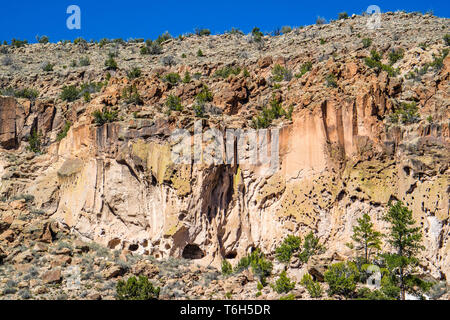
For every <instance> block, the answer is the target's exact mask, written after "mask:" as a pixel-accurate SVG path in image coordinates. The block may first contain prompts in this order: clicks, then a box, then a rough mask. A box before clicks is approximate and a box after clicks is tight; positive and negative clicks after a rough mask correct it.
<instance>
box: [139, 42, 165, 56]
mask: <svg viewBox="0 0 450 320" xmlns="http://www.w3.org/2000/svg"><path fill="white" fill-rule="evenodd" d="M161 52H162V47H161V45H160V44H159V43H157V42H153V41H152V40H147V41H146V42H145V46H143V47H142V48H141V54H143V55H145V54H151V55H157V54H160V53H161Z"/></svg>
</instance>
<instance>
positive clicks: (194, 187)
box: [0, 13, 450, 296]
mask: <svg viewBox="0 0 450 320" xmlns="http://www.w3.org/2000/svg"><path fill="white" fill-rule="evenodd" d="M366 20H367V18H366V17H362V16H354V17H352V18H349V19H347V20H339V21H334V22H332V23H330V24H327V25H322V26H308V27H305V28H296V29H294V30H293V31H292V32H290V33H288V34H286V35H282V36H276V37H269V36H265V37H264V38H263V42H262V43H255V42H253V41H252V40H251V37H249V36H241V35H232V34H225V35H213V36H208V37H197V36H191V37H186V38H183V39H171V40H169V41H167V42H165V43H164V44H163V45H162V48H163V52H162V54H161V55H141V54H140V53H139V52H140V48H141V47H142V46H143V45H144V44H143V43H123V44H121V43H110V44H106V45H105V46H103V47H101V48H100V47H99V46H98V45H97V44H89V43H88V44H79V45H75V44H70V43H69V44H63V43H57V44H33V45H27V46H25V47H23V48H12V47H8V48H7V51H8V52H7V53H6V54H7V55H8V56H9V57H11V58H12V60H13V64H12V65H9V64H8V65H0V88H2V87H3V88H7V87H13V88H34V89H37V90H38V91H39V93H40V95H39V97H38V98H37V99H36V100H27V99H15V98H12V97H0V146H1V147H2V148H3V149H4V150H3V151H2V152H1V159H0V175H1V176H2V181H1V186H0V192H1V193H2V196H3V197H4V199H5V201H7V200H8V199H12V198H13V197H15V196H20V195H32V196H33V200H32V201H33V202H32V203H33V206H34V208H35V210H42V211H43V212H45V215H46V217H48V219H51V220H43V221H42V225H40V226H39V232H40V233H42V237H43V238H44V239H47V240H46V241H52V238H54V235H55V230H56V229H57V224H56V223H58V224H59V225H61V226H64V228H66V229H67V230H69V231H70V233H71V234H72V235H74V236H76V237H78V238H80V239H81V240H83V241H88V242H89V241H94V242H98V243H101V244H103V245H105V246H106V247H108V248H109V249H113V250H118V251H119V252H124V254H125V255H126V254H145V255H152V256H154V257H156V258H157V259H167V258H168V257H176V258H184V259H191V260H195V261H196V262H198V263H199V264H201V265H203V266H208V265H212V266H215V267H218V266H219V265H220V263H221V261H222V259H224V258H227V259H230V261H231V262H234V261H237V259H239V258H240V257H242V256H243V255H245V254H247V253H248V252H249V250H251V249H252V248H256V247H259V248H261V249H262V250H263V251H264V252H267V253H269V254H270V253H273V252H274V250H275V248H276V246H277V245H278V244H279V243H280V242H281V241H282V240H283V238H284V237H285V236H286V235H288V234H296V235H299V236H304V235H306V234H307V233H308V232H309V231H311V230H312V231H314V232H315V233H316V234H317V235H318V236H319V237H320V238H321V241H322V242H323V243H325V245H326V247H327V250H328V251H327V253H326V254H327V256H329V257H331V256H341V257H346V258H350V257H351V255H352V252H351V250H350V249H349V248H347V247H346V246H345V243H347V242H349V241H350V236H351V233H352V226H353V225H354V223H355V221H356V219H357V218H359V217H360V216H361V214H362V213H368V214H369V215H370V216H371V217H372V219H373V220H374V221H375V225H376V227H377V228H378V229H379V230H380V231H382V232H383V231H385V230H386V227H387V225H386V224H385V222H383V220H382V219H381V217H382V215H383V213H384V212H385V211H386V207H387V204H388V202H389V201H391V200H402V201H403V202H404V203H405V204H406V205H408V206H409V207H410V208H411V209H412V211H413V214H414V218H415V219H416V220H417V221H418V223H419V224H420V225H421V226H422V227H423V233H424V245H425V246H426V248H427V250H425V251H424V252H423V258H424V259H425V263H424V264H423V265H422V266H421V268H422V271H423V272H424V273H428V274H429V275H431V276H432V277H434V278H436V279H441V280H445V279H449V277H450V251H449V248H450V247H449V245H448V242H449V191H450V187H449V168H448V164H449V162H450V161H449V160H450V152H449V150H450V145H449V143H450V122H449V118H450V108H449V104H450V99H449V77H450V57H449V56H447V57H446V58H445V59H443V61H442V66H441V67H440V68H431V67H430V68H429V70H428V71H427V72H423V73H422V74H420V75H419V74H418V73H417V72H416V71H415V70H416V69H420V68H422V67H423V66H424V65H425V64H426V63H431V62H432V61H433V59H436V57H439V56H441V55H442V53H443V52H444V50H445V49H446V48H448V46H446V43H445V42H444V41H443V40H442V38H443V36H444V35H445V34H448V33H450V32H449V20H448V19H443V18H437V17H433V16H431V15H421V14H416V13H411V14H407V13H386V14H383V17H382V28H381V29H378V30H369V29H367V27H366ZM363 38H370V39H372V41H373V43H372V45H371V46H370V47H365V46H364V45H363V43H362V39H363ZM198 49H201V50H202V51H203V53H204V56H203V57H198V56H197V55H196V52H197V50H198ZM372 49H375V50H377V51H378V52H380V53H382V54H383V58H382V60H381V62H382V63H383V64H386V65H387V64H388V62H389V59H388V56H389V53H390V52H392V50H399V49H403V51H404V54H403V58H401V59H400V60H398V61H397V62H395V63H394V64H393V65H392V67H393V68H395V69H398V73H397V74H396V75H392V74H391V75H389V74H388V72H386V71H384V70H380V71H377V70H376V69H371V68H369V67H368V66H367V65H366V63H365V61H364V58H366V57H369V56H370V51H371V50H372ZM2 52H4V51H2ZM109 52H115V53H117V54H118V56H117V57H116V58H115V59H116V61H117V62H118V65H119V69H118V70H117V71H109V70H106V68H105V67H104V61H105V59H106V58H107V55H108V53H109ZM4 54H5V53H4ZM182 54H185V57H184V56H182ZM167 56H172V57H173V59H174V61H175V65H168V66H165V65H162V62H161V61H163V59H162V58H163V57H167ZM81 57H89V59H90V61H91V63H90V65H89V66H83V67H71V66H68V62H69V61H72V60H75V61H78V60H79V59H80V58H81ZM44 60H45V61H51V62H52V63H55V67H54V71H51V72H44V71H42V68H41V65H40V64H41V62H42V61H44ZM307 62H311V63H312V67H311V69H310V70H308V71H307V72H306V73H304V74H300V71H301V69H302V66H304V64H305V63H307ZM276 64H279V65H281V66H284V67H285V68H286V69H287V70H291V72H292V73H293V74H296V75H298V76H294V77H292V76H291V77H289V76H287V77H285V78H284V79H283V81H281V82H275V81H274V79H273V77H272V69H273V68H274V67H275V65H276ZM224 66H228V67H240V68H241V70H244V69H245V70H247V71H248V74H247V75H245V74H244V73H239V74H238V75H231V76H230V77H228V78H226V79H223V78H221V77H216V76H214V74H215V72H216V71H217V70H219V69H221V68H223V67H224ZM132 67H139V68H140V69H141V70H142V75H141V76H140V77H139V78H137V79H131V80H130V79H129V78H128V77H127V75H126V72H127V71H128V70H130V69H131V68H132ZM186 71H189V72H190V74H191V75H194V74H196V73H198V77H192V80H191V81H190V82H189V83H178V84H175V85H174V84H170V83H168V82H166V81H164V80H163V79H164V76H165V75H167V74H168V73H170V72H177V73H179V74H180V75H181V76H183V75H184V73H185V72H186ZM108 73H109V74H110V75H111V76H112V77H111V78H110V79H109V80H108V77H107V74H108ZM330 74H332V75H334V82H333V81H332V80H330V77H329V75H330ZM411 74H412V75H413V76H411ZM90 81H96V82H100V81H102V82H104V83H106V85H105V86H103V87H102V89H101V90H100V91H99V92H96V93H92V94H91V98H92V99H91V100H90V101H89V102H84V101H83V99H77V100H76V101H74V102H66V101H63V100H61V99H60V98H59V95H60V93H61V90H62V87H63V86H68V85H76V86H80V85H81V84H82V83H86V82H90ZM204 84H205V85H207V86H208V87H209V89H210V91H211V93H212V95H213V99H212V101H209V102H206V104H205V118H203V120H202V124H203V127H204V130H206V129H208V128H216V129H218V130H219V131H221V132H225V130H226V129H228V128H234V129H236V128H244V129H245V128H247V129H249V128H250V126H251V124H252V121H251V120H252V119H253V117H254V116H256V115H258V114H261V110H262V108H263V107H264V106H266V105H268V104H269V102H270V101H271V100H272V99H275V100H278V101H281V102H282V105H283V107H284V109H285V110H288V109H289V107H290V106H292V107H293V111H292V115H291V117H289V116H288V117H281V118H279V119H276V120H274V121H273V122H272V124H271V127H270V128H269V132H270V131H271V130H273V129H274V128H279V129H280V140H279V162H280V168H279V170H278V171H276V172H275V173H268V171H267V170H266V169H267V168H266V167H265V166H263V165H257V164H252V165H249V164H242V163H240V164H236V163H235V164H231V165H228V164H220V165H207V164H193V163H192V164H175V163H173V162H172V160H171V150H172V148H173V141H171V140H170V135H171V133H172V132H173V131H174V130H175V129H178V128H184V129H187V130H189V131H190V132H193V128H194V121H196V120H198V118H196V115H195V112H194V108H193V106H194V105H195V104H196V95H197V94H199V93H200V92H201V90H202V88H203V85H204ZM130 86H135V87H136V88H137V91H138V92H139V95H140V97H141V99H142V103H135V102H133V101H131V102H130V101H128V100H127V99H126V98H124V97H123V90H124V89H126V88H129V87H130ZM170 94H174V95H177V96H178V97H180V98H181V103H182V105H183V107H184V108H183V110H182V111H171V112H169V111H168V110H167V107H166V105H165V101H166V98H167V97H168V96H169V95H170ZM411 103H415V104H416V105H417V106H418V113H419V116H420V119H419V120H418V121H413V122H412V123H406V124H396V123H395V122H394V121H392V117H391V116H392V115H393V114H394V113H395V112H396V111H397V110H400V109H401V106H403V105H405V104H411ZM104 107H108V108H111V110H116V111H117V112H118V118H117V121H115V122H111V123H106V124H103V125H96V124H95V123H94V122H93V116H92V113H93V112H94V111H96V110H102V109H103V108H104ZM66 122H70V123H71V127H70V130H68V132H67V135H66V136H65V137H63V138H62V139H58V138H57V137H58V134H59V133H60V132H61V131H62V129H63V128H64V126H65V124H66ZM32 130H35V131H36V132H40V133H41V134H42V136H41V142H42V150H43V151H44V152H43V153H42V154H34V153H32V152H30V151H27V149H26V147H27V145H28V141H29V136H30V133H31V132H32ZM9 205H11V204H9ZM8 210H12V211H11V212H14V210H18V209H8ZM8 219H9V218H8V216H7V217H6V218H5V217H4V218H3V222H1V223H0V232H2V233H1V234H0V239H1V241H3V242H5V241H6V242H8V241H9V242H11V241H13V239H14V237H15V236H16V235H17V231H14V233H13V234H12V233H11V232H12V231H11V229H13V228H12V227H11V226H10V225H12V226H13V227H14V224H17V225H18V228H22V227H23V226H19V224H20V223H19V222H18V221H21V220H17V219H16V220H14V221H11V222H9V224H10V225H7V224H8V221H9V220H8ZM5 221H6V222H5ZM8 232H9V233H8ZM56 232H58V231H56ZM40 233H34V232H31V231H29V232H28V234H35V235H36V236H37V235H38V234H40ZM45 234H46V235H45ZM2 250H4V249H2V248H1V247H0V260H1V259H2V257H4V256H5V253H3V251H2ZM16 257H17V258H20V259H25V260H27V259H29V257H27V256H26V255H25V256H21V255H19V256H16ZM3 259H4V258H3ZM72 260H74V259H72ZM64 263H70V262H67V261H65V262H61V261H60V262H57V264H64ZM72 263H74V262H73V261H72ZM305 267H306V266H305ZM319 267H320V266H318V268H319ZM136 269H137V270H141V271H142V272H144V273H148V274H156V273H157V272H158V271H157V269H156V268H153V267H146V266H145V265H143V266H140V267H136ZM124 272H125V271H124V270H123V268H122V267H121V266H120V265H117V264H116V265H112V266H108V267H107V268H106V269H105V271H104V276H105V277H106V278H107V279H109V278H111V277H116V276H118V275H121V274H123V273H124ZM317 272H319V271H317ZM48 277H49V279H51V281H53V279H57V278H58V279H57V280H58V281H59V277H56V276H55V275H54V274H48ZM236 281H238V280H236ZM199 290H200V289H199ZM299 296H301V294H299Z"/></svg>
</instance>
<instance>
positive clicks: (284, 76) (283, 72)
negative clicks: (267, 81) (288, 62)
mask: <svg viewBox="0 0 450 320" xmlns="http://www.w3.org/2000/svg"><path fill="white" fill-rule="evenodd" d="M272 79H273V81H275V82H280V81H290V80H291V79H292V72H291V71H290V70H288V69H286V68H284V67H282V66H280V65H279V64H276V65H275V66H274V67H273V69H272Z"/></svg>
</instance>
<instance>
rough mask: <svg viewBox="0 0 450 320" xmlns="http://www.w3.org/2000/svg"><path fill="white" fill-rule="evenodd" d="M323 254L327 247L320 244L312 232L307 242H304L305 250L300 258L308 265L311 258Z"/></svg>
mask: <svg viewBox="0 0 450 320" xmlns="http://www.w3.org/2000/svg"><path fill="white" fill-rule="evenodd" d="M323 252H325V247H324V246H323V245H321V244H319V238H318V237H316V236H315V235H314V233H312V231H311V232H310V233H308V235H307V236H306V237H305V241H304V242H303V250H302V252H301V253H300V254H299V255H298V257H299V258H300V260H301V261H302V262H303V263H307V262H308V260H309V258H310V257H312V256H314V255H317V254H322V253H323Z"/></svg>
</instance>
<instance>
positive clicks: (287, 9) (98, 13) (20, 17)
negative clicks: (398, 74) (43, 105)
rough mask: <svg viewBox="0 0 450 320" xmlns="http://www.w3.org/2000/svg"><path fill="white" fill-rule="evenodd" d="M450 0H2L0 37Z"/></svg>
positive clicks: (179, 25)
mask: <svg viewBox="0 0 450 320" xmlns="http://www.w3.org/2000/svg"><path fill="white" fill-rule="evenodd" d="M449 3H450V2H447V1H445V0H427V1H418V0H402V1H395V0H390V1H384V0H370V1H356V0H352V1H336V0H334V1H324V0H322V1H318V0H315V1H289V0H284V1H265V0H261V1H253V0H239V1H236V0H225V1H220V2H215V1H212V0H209V1H195V0H185V1H164V0H159V1H153V0H147V1H137V0H111V1H97V0H90V1H88V0H71V1H65V0H57V1H56V0H55V1H45V0H43V1H14V0H2V1H1V3H0V17H1V19H0V40H1V41H3V40H8V42H9V41H10V40H11V39H12V38H17V39H27V40H28V41H30V42H35V37H36V35H47V36H48V37H49V38H50V41H52V42H57V41H59V40H62V39H69V40H73V39H75V38H77V37H80V36H81V37H83V38H85V39H87V40H90V39H97V40H99V39H101V38H123V39H128V38H145V39H148V38H150V39H155V38H156V37H157V36H158V35H159V34H161V33H163V32H165V31H169V32H170V33H171V34H172V35H173V36H177V35H179V34H183V33H187V32H193V31H194V29H195V28H208V29H210V30H211V32H212V33H222V32H224V31H226V30H229V29H231V27H236V28H239V29H241V30H243V31H244V32H246V33H247V32H250V31H251V29H252V28H253V27H255V26H258V27H259V28H260V29H261V30H262V31H264V32H270V31H272V30H274V29H275V28H276V27H281V26H283V25H290V26H300V25H309V24H314V23H315V20H316V18H317V16H321V17H324V18H325V19H327V20H329V19H336V17H337V14H338V13H339V12H343V11H346V12H347V13H348V14H349V15H351V14H353V13H357V14H361V13H362V12H363V11H365V10H366V9H367V7H368V6H369V5H371V4H376V5H378V6H379V7H380V8H381V11H382V12H387V11H396V10H406V11H408V12H410V11H421V12H426V11H428V10H433V11H434V14H435V15H437V16H440V17H447V18H448V17H449V16H450V5H449ZM71 4H75V5H78V6H79V7H80V8H81V30H69V29H67V27H66V20H67V18H68V17H69V15H68V14H67V13H66V9H67V7H68V6H69V5H71Z"/></svg>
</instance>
